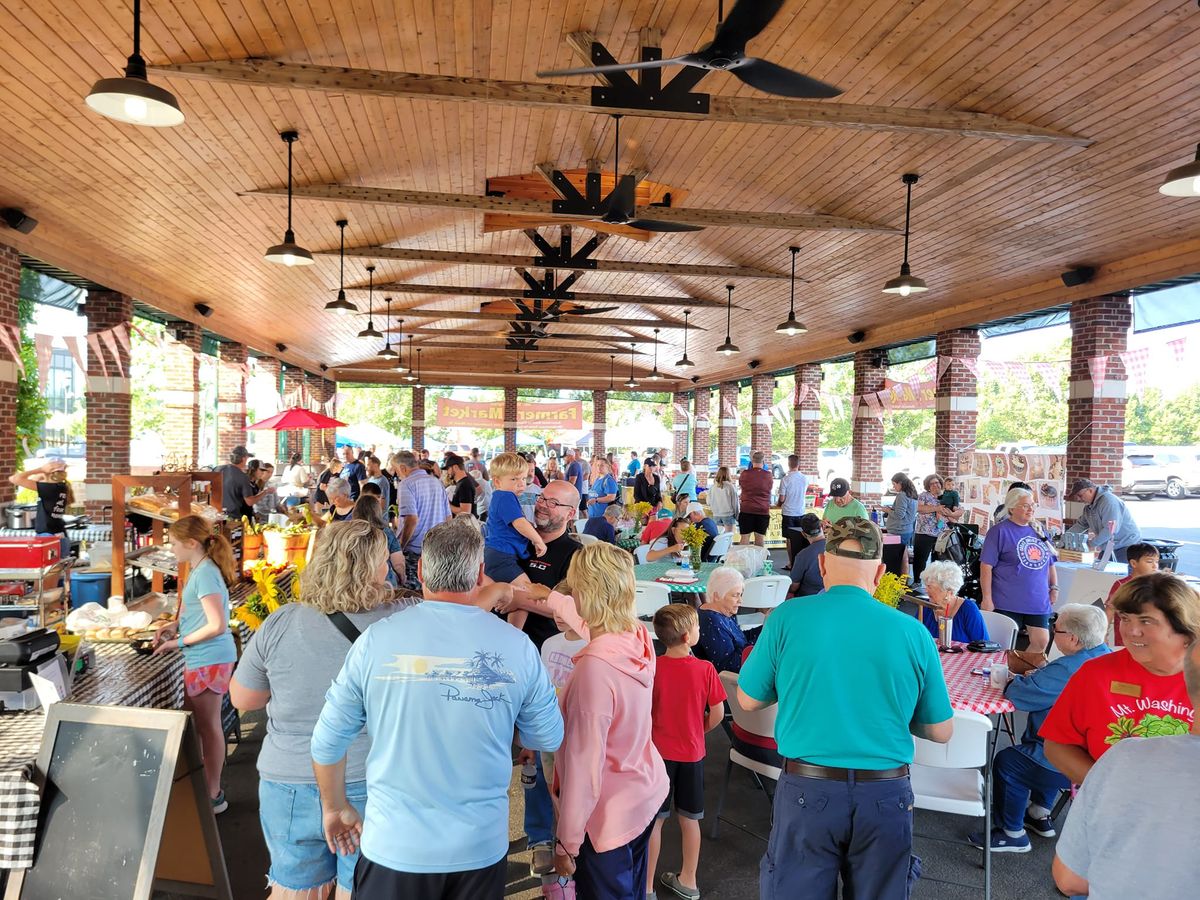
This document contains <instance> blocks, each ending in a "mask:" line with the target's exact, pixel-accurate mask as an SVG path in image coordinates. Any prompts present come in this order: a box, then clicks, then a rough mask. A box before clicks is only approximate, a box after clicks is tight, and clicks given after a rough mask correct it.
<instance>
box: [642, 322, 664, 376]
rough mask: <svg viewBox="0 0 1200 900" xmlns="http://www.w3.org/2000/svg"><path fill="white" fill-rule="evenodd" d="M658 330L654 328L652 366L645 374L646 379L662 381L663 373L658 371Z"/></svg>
mask: <svg viewBox="0 0 1200 900" xmlns="http://www.w3.org/2000/svg"><path fill="white" fill-rule="evenodd" d="M658 332H659V329H657V328H655V329H654V368H653V369H651V370H650V374H649V375H647V376H646V380H647V381H662V379H663V375H662V373H661V372H659V371H658Z"/></svg>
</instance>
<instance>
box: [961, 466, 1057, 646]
mask: <svg viewBox="0 0 1200 900" xmlns="http://www.w3.org/2000/svg"><path fill="white" fill-rule="evenodd" d="M1004 508H1005V510H1006V511H1007V512H1008V517H1007V518H1005V519H1004V520H1003V521H1001V522H998V523H997V524H995V525H993V526H992V527H991V528H990V529H988V533H987V537H985V538H984V541H983V552H982V553H980V556H979V562H980V566H979V585H980V588H981V589H982V591H983V602H981V603H980V604H979V605H980V608H981V609H984V610H988V611H990V610H995V611H996V612H999V613H1003V614H1004V615H1006V616H1008V617H1009V618H1010V619H1012V620H1013V621H1014V622H1016V623H1017V625H1018V626H1020V627H1024V628H1025V630H1026V632H1027V633H1028V635H1029V650H1030V651H1031V652H1032V653H1044V652H1045V650H1046V648H1047V647H1048V646H1049V644H1050V613H1051V612H1052V611H1053V604H1052V603H1051V599H1052V597H1051V595H1054V596H1055V597H1057V595H1058V585H1057V584H1056V582H1057V580H1058V575H1057V573H1055V571H1054V550H1053V549H1052V548H1051V547H1050V544H1049V543H1048V542H1047V541H1046V536H1045V535H1044V534H1043V533H1042V530H1041V528H1039V527H1038V526H1037V525H1036V524H1035V523H1034V521H1033V511H1034V504H1033V494H1032V493H1031V492H1029V491H1027V490H1024V489H1023V488H1013V489H1012V490H1010V491H1009V492H1008V494H1006V495H1005V497H1004Z"/></svg>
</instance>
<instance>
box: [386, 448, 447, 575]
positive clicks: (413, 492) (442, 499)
mask: <svg viewBox="0 0 1200 900" xmlns="http://www.w3.org/2000/svg"><path fill="white" fill-rule="evenodd" d="M392 468H393V470H394V471H395V472H396V474H397V475H399V476H400V486H399V487H398V488H397V489H396V507H397V510H398V511H399V514H400V523H399V527H400V547H401V549H402V550H403V551H404V559H405V562H406V563H407V569H408V571H407V573H406V578H405V582H404V586H405V587H407V588H409V589H411V590H414V591H415V590H418V589H419V588H420V586H421V583H420V582H419V581H418V580H417V560H418V559H420V557H421V545H422V542H423V540H424V538H425V533H426V532H427V531H429V529H430V528H432V527H433V526H434V525H437V524H439V523H441V522H445V521H446V520H447V519H449V518H450V500H449V499H448V498H447V497H446V490H445V488H443V487H442V483H441V482H440V481H438V480H437V479H436V478H434V477H433V476H432V475H430V474H429V473H428V472H426V471H425V470H424V469H422V468H420V467H419V466H418V465H417V457H416V454H414V453H413V452H412V451H411V450H401V451H400V452H399V453H397V454H395V455H393V456H392Z"/></svg>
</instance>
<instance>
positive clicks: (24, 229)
mask: <svg viewBox="0 0 1200 900" xmlns="http://www.w3.org/2000/svg"><path fill="white" fill-rule="evenodd" d="M0 219H3V220H4V224H5V225H7V226H8V227H9V228H15V229H16V230H17V231H19V232H21V234H29V232H31V231H33V229H35V228H37V219H35V218H34V217H33V216H27V215H25V213H24V212H22V211H21V210H19V209H15V208H14V207H11V206H7V207H5V208H4V209H0Z"/></svg>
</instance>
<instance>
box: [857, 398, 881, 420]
mask: <svg viewBox="0 0 1200 900" xmlns="http://www.w3.org/2000/svg"><path fill="white" fill-rule="evenodd" d="M861 399H862V401H863V403H865V404H866V405H867V414H868V415H869V416H871V417H872V418H876V417H878V416H879V414H880V403H879V395H878V394H863V395H862V398H861Z"/></svg>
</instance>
